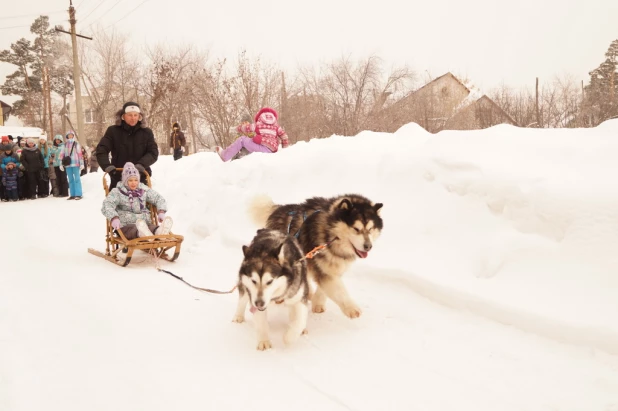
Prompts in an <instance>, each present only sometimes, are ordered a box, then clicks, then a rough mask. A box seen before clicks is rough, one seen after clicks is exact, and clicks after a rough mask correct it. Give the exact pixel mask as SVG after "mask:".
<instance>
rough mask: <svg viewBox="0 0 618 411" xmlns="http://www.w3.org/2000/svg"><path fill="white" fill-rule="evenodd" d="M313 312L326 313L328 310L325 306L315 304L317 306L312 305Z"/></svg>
mask: <svg viewBox="0 0 618 411" xmlns="http://www.w3.org/2000/svg"><path fill="white" fill-rule="evenodd" d="M311 311H313V312H314V313H318V314H319V313H323V312H324V311H326V309H325V308H324V305H322V304H315V305H313V304H312V305H311Z"/></svg>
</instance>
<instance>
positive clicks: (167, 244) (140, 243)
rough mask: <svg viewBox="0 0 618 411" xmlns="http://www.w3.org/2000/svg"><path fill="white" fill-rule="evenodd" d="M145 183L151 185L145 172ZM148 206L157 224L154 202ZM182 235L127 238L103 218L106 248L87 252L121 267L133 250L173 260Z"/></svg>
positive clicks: (91, 249)
mask: <svg viewBox="0 0 618 411" xmlns="http://www.w3.org/2000/svg"><path fill="white" fill-rule="evenodd" d="M116 171H117V172H119V173H122V168H116ZM106 176H107V173H104V174H103V189H104V190H105V196H106V197H107V195H108V194H109V191H110V190H109V185H108V184H107V179H106V178H105V177H106ZM146 184H147V185H148V187H152V185H151V183H150V175H149V174H148V173H147V172H146ZM148 208H149V210H150V220H151V222H152V224H155V225H156V224H157V208H156V207H155V206H154V204H150V203H148ZM183 240H184V237H183V236H181V235H177V234H172V233H169V234H165V235H152V236H148V237H138V238H136V239H134V240H127V238H126V237H125V236H124V233H123V232H122V228H119V229H118V230H117V234H116V233H114V229H113V228H112V225H111V223H110V222H109V220H107V219H105V242H106V249H105V253H102V252H100V251H97V250H95V249H93V248H89V249H88V252H89V253H90V254H93V255H96V256H97V257H101V258H104V259H106V260H107V261H110V262H112V263H114V264H118V265H120V266H122V267H126V266H127V265H129V263H130V262H131V257H132V256H133V252H134V251H135V250H142V251H144V252H146V253H149V254H153V255H154V256H155V258H162V259H164V260H167V261H174V260H176V259H177V258H178V255H179V254H180V245H181V244H182V241H183ZM125 248H126V249H127V257H126V259H125V260H124V261H120V260H119V259H117V258H116V256H117V255H118V253H120V252H121V251H122V250H123V249H125ZM172 248H174V255H173V256H172V257H171V258H170V257H169V255H168V254H167V252H168V251H169V250H171V249H172Z"/></svg>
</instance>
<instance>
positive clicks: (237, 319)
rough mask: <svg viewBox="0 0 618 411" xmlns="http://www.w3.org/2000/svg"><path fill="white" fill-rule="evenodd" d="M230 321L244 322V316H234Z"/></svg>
mask: <svg viewBox="0 0 618 411" xmlns="http://www.w3.org/2000/svg"><path fill="white" fill-rule="evenodd" d="M232 322H233V323H244V322H245V316H244V315H237V316H234V318H232Z"/></svg>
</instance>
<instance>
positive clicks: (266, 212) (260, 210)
mask: <svg viewBox="0 0 618 411" xmlns="http://www.w3.org/2000/svg"><path fill="white" fill-rule="evenodd" d="M276 207H277V206H276V204H275V203H273V200H272V199H271V198H270V197H269V196H268V195H266V194H258V195H256V196H255V197H253V198H252V199H251V201H250V203H249V216H250V217H251V220H252V221H253V222H254V223H255V224H256V225H257V226H259V227H265V226H266V221H267V220H268V217H269V216H270V214H271V213H272V212H273V211H275V208H276Z"/></svg>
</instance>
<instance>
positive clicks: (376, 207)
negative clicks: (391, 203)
mask: <svg viewBox="0 0 618 411" xmlns="http://www.w3.org/2000/svg"><path fill="white" fill-rule="evenodd" d="M382 206H384V204H382V203H375V204H374V205H373V209H374V210H375V211H376V214H377V215H378V217H379V216H380V212H381V211H382Z"/></svg>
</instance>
